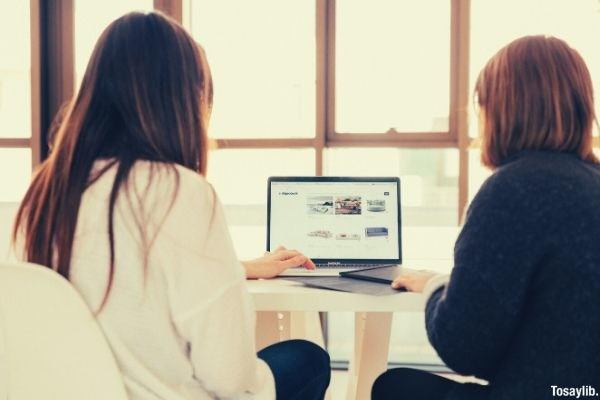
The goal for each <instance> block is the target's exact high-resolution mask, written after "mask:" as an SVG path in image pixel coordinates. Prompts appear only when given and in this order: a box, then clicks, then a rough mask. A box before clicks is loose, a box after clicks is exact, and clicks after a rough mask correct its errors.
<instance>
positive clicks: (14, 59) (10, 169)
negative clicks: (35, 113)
mask: <svg viewBox="0 0 600 400" xmlns="http://www.w3.org/2000/svg"><path fill="white" fill-rule="evenodd" d="M29 21H30V9H29V2H27V1H18V2H12V3H11V4H10V6H9V5H4V6H3V7H2V13H0V54H2V57H0V202H4V201H11V202H12V201H18V200H20V198H21V197H22V196H23V194H24V192H25V190H26V188H27V184H28V183H29V179H30V175H31V150H30V149H28V148H27V147H28V146H29V138H30V137H31V136H32V129H31V121H32V119H31V104H32V103H31V45H30V42H31V34H30V22H29Z"/></svg>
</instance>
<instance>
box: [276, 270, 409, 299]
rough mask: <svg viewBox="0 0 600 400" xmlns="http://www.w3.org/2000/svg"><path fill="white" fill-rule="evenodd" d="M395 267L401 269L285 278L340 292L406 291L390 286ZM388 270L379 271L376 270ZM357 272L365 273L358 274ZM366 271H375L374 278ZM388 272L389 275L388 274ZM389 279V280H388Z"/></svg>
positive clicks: (374, 294)
mask: <svg viewBox="0 0 600 400" xmlns="http://www.w3.org/2000/svg"><path fill="white" fill-rule="evenodd" d="M393 268H396V269H398V270H399V269H400V268H399V267H396V266H394V267H379V268H373V269H368V270H362V271H356V272H353V273H352V275H349V274H350V273H349V272H343V273H340V276H295V277H291V276H290V277H285V278H284V279H285V280H288V281H294V282H300V283H303V284H304V285H305V286H308V287H314V288H318V289H329V290H337V291H340V292H349V293H361V294H369V295H372V296H385V295H390V294H397V293H401V292H403V291H405V290H404V289H401V290H397V289H393V288H392V287H391V286H390V283H391V282H392V281H393V280H394V277H395V276H396V274H397V273H399V271H398V272H396V271H395V270H392V269H393ZM376 269H377V270H387V271H378V272H376V273H375V270H376ZM357 272H362V273H363V274H360V275H356V273H357ZM366 272H370V273H371V274H373V273H375V275H374V278H373V276H372V275H371V276H370V277H368V276H367V274H366ZM386 274H387V275H386ZM386 279H387V280H386Z"/></svg>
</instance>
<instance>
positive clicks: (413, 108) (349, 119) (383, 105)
mask: <svg viewBox="0 0 600 400" xmlns="http://www.w3.org/2000/svg"><path fill="white" fill-rule="evenodd" d="M336 7H337V8H336V55H335V56H336V131H338V132H341V133H344V132H347V133H382V132H386V131H388V130H389V129H390V128H395V129H396V130H397V131H399V132H419V131H447V130H448V114H449V98H450V91H449V87H450V1H448V0H445V1H440V0H420V1H410V2H404V1H397V0H375V1H363V0H344V1H339V2H337V3H336Z"/></svg>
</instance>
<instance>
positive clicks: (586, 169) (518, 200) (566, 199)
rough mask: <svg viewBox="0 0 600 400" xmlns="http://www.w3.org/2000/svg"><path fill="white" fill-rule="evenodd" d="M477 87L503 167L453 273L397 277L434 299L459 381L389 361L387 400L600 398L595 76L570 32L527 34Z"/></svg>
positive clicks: (429, 314) (485, 137)
mask: <svg viewBox="0 0 600 400" xmlns="http://www.w3.org/2000/svg"><path fill="white" fill-rule="evenodd" d="M475 94H476V97H477V103H478V105H479V108H480V130H481V131H482V161H483V164H485V165H486V166H488V167H490V168H492V169H493V170H494V174H493V175H492V176H491V177H490V178H489V179H488V180H487V181H486V182H485V183H484V184H483V186H482V187H481V189H480V190H479V192H478V193H477V195H476V196H475V198H474V199H473V202H472V203H471V206H470V207H469V211H468V213H467V218H466V222H465V225H464V227H463V229H462V231H461V233H460V236H459V237H458V240H457V242H456V246H455V249H454V269H453V270H452V274H451V275H450V276H449V277H447V276H435V275H433V274H430V273H405V274H403V275H402V276H400V277H399V278H398V279H397V280H396V281H395V282H394V283H393V285H394V287H396V288H400V287H404V288H407V289H408V290H410V291H414V292H423V294H424V296H425V298H426V299H427V303H426V304H427V305H426V312H425V316H426V326H427V334H428V336H429V340H430V342H431V344H432V345H433V347H434V348H435V349H436V350H437V352H438V354H439V356H440V357H441V359H442V360H443V361H444V362H445V363H446V365H448V367H450V368H451V369H452V370H454V371H456V372H457V373H460V374H464V375H474V376H476V377H478V378H481V379H484V380H487V381H488V383H489V384H488V385H478V384H459V383H456V382H454V381H452V380H449V379H446V378H442V377H440V376H436V375H433V374H429V373H426V372H422V371H418V370H412V369H407V368H401V369H393V370H389V371H387V372H386V373H384V374H383V375H381V376H380V377H379V378H378V379H377V381H376V382H375V384H374V386H373V399H376V400H381V399H410V400H419V399H423V400H427V399H429V400H438V399H457V400H469V399H488V400H493V399H498V400H499V399H515V400H516V399H519V400H520V399H523V400H524V399H551V398H557V397H569V398H576V397H577V398H580V397H581V398H592V397H594V398H596V397H597V396H598V395H599V394H598V393H600V361H599V360H600V357H599V355H600V334H599V333H598V332H600V242H599V239H600V162H599V160H598V158H597V157H596V156H595V155H594V153H593V149H592V129H593V126H594V122H595V113H594V96H593V89H592V80H591V77H590V73H589V71H588V69H587V67H586V65H585V63H584V61H583V59H582V58H581V56H580V55H579V54H578V53H577V51H575V50H574V49H572V48H571V47H569V45H567V44H566V43H565V42H564V41H562V40H559V39H557V38H553V37H546V36H529V37H524V38H521V39H517V40H515V41H514V42H512V43H510V44H509V45H507V46H506V47H504V48H503V49H501V50H500V51H499V52H498V53H497V54H496V55H495V56H494V57H493V58H492V59H491V60H490V61H489V62H488V63H487V65H486V66H485V68H484V69H483V71H481V73H480V75H479V79H478V80H477V84H476V88H475Z"/></svg>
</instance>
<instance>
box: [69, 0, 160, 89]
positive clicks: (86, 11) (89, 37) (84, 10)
mask: <svg viewBox="0 0 600 400" xmlns="http://www.w3.org/2000/svg"><path fill="white" fill-rule="evenodd" d="M152 8H153V0H103V1H89V0H75V82H76V85H77V87H79V84H80V83H81V79H82V78H83V74H84V73H85V68H86V67H87V63H88V60H89V58H90V55H91V54H92V50H93V49H94V46H95V45H96V41H97V40H98V38H99V37H100V34H101V33H102V31H103V30H104V28H106V27H107V26H108V24H110V23H111V22H112V21H113V20H115V19H117V18H119V17H120V16H122V15H123V14H126V13H128V12H130V11H151V10H152Z"/></svg>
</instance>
